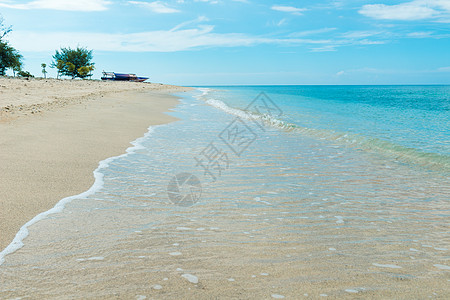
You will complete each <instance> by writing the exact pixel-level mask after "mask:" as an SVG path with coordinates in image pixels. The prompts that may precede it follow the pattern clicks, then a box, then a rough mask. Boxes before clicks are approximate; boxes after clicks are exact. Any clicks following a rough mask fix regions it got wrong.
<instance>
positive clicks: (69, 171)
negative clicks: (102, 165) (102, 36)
mask: <svg viewBox="0 0 450 300" xmlns="http://www.w3.org/2000/svg"><path fill="white" fill-rule="evenodd" d="M188 89H189V88H182V87H176V86H169V85H161V84H147V83H131V82H101V81H93V80H92V81H91V80H90V81H81V80H55V79H46V80H44V79H41V80H38V79H33V80H23V79H11V78H9V79H8V78H0V248H1V249H3V248H5V247H6V246H7V245H8V244H9V243H10V242H11V241H12V239H13V238H14V236H15V234H16V233H17V231H18V230H19V229H20V227H21V226H22V225H24V224H25V223H26V222H27V221H29V220H30V219H32V218H33V217H34V216H36V215H37V214H39V213H40V212H43V211H47V210H48V209H50V208H52V207H53V206H54V205H55V204H56V203H57V202H58V201H59V200H60V199H62V198H64V197H67V196H70V195H76V194H79V193H81V192H83V191H85V190H87V189H88V188H89V187H90V186H91V185H92V184H93V182H94V177H93V173H92V172H93V171H94V170H95V169H96V167H97V165H98V163H99V161H101V160H103V159H105V158H108V157H112V156H116V155H120V154H122V153H124V152H125V149H126V148H128V147H130V146H131V145H130V142H131V141H133V140H135V139H137V138H139V137H141V136H143V135H144V134H145V132H146V131H147V129H148V127H149V126H150V125H155V124H163V123H167V122H170V121H172V120H174V118H172V117H170V116H168V115H167V114H164V112H165V111H167V110H168V109H170V108H171V107H174V106H175V105H176V103H177V100H176V98H175V97H173V96H170V95H169V94H170V93H171V92H178V91H184V90H188Z"/></svg>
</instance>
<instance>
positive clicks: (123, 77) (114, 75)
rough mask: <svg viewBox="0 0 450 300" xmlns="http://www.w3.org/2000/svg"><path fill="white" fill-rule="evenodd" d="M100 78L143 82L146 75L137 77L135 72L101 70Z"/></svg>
mask: <svg viewBox="0 0 450 300" xmlns="http://www.w3.org/2000/svg"><path fill="white" fill-rule="evenodd" d="M101 78H102V80H113V81H134V82H144V81H146V80H147V79H148V77H138V76H136V74H122V73H115V72H105V71H103V76H102V77H101Z"/></svg>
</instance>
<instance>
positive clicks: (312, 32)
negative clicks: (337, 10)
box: [290, 28, 337, 37]
mask: <svg viewBox="0 0 450 300" xmlns="http://www.w3.org/2000/svg"><path fill="white" fill-rule="evenodd" d="M336 29H337V28H320V29H314V30H305V31H300V32H294V33H292V34H290V36H291V37H301V36H308V35H316V34H322V33H327V32H330V31H334V30H336Z"/></svg>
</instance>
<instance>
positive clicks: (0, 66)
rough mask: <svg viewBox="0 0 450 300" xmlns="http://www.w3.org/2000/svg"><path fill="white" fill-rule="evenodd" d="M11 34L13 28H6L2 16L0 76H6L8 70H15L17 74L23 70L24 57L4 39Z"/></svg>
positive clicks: (0, 28)
mask: <svg viewBox="0 0 450 300" xmlns="http://www.w3.org/2000/svg"><path fill="white" fill-rule="evenodd" d="M10 32H11V27H10V26H9V27H7V26H5V25H4V23H3V18H2V17H1V16H0V76H3V75H5V72H6V70H7V69H13V71H14V74H15V72H18V71H20V70H21V68H22V58H23V57H22V55H20V53H19V51H17V50H16V49H14V48H13V47H11V46H10V45H9V44H8V42H7V41H5V39H4V38H5V36H6V35H7V34H8V33H10Z"/></svg>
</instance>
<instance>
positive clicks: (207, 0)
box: [195, 0, 219, 4]
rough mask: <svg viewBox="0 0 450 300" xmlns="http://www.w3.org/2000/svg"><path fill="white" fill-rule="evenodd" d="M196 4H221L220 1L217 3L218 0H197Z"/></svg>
mask: <svg viewBox="0 0 450 300" xmlns="http://www.w3.org/2000/svg"><path fill="white" fill-rule="evenodd" d="M195 2H206V3H209V4H217V3H219V1H217V0H195Z"/></svg>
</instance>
